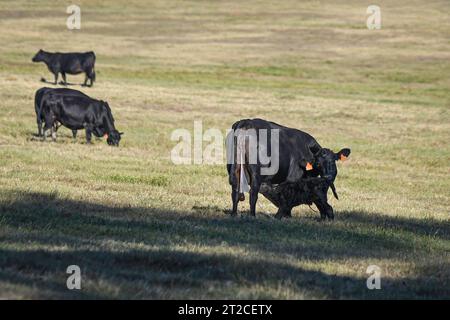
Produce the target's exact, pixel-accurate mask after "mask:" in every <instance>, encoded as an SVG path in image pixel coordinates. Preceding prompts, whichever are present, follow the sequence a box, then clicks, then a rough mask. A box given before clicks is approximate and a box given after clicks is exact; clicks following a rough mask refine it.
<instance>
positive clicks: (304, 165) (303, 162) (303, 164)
mask: <svg viewBox="0 0 450 320" xmlns="http://www.w3.org/2000/svg"><path fill="white" fill-rule="evenodd" d="M300 166H301V167H302V168H304V169H306V171H310V170H312V169H313V161H307V160H305V159H303V160H301V161H300Z"/></svg>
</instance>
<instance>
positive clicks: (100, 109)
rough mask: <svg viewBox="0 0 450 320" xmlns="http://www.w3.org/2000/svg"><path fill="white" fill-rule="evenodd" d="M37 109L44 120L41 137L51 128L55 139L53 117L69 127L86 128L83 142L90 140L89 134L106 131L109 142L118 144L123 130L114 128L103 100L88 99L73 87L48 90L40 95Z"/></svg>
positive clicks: (98, 133)
mask: <svg viewBox="0 0 450 320" xmlns="http://www.w3.org/2000/svg"><path fill="white" fill-rule="evenodd" d="M40 112H41V114H42V115H43V118H44V121H45V126H44V132H43V135H44V140H45V138H46V136H47V135H46V131H47V130H51V133H52V138H53V140H56V134H55V131H54V127H55V122H56V121H57V122H59V123H61V125H63V126H65V127H67V128H69V129H71V130H80V129H86V141H87V143H91V138H92V134H94V135H95V136H97V137H102V136H103V135H106V136H107V142H108V144H109V145H114V146H118V145H119V141H120V138H121V135H122V134H123V133H119V132H118V131H117V130H116V128H115V126H114V118H113V116H112V113H111V108H110V107H109V105H108V103H107V102H105V101H101V100H96V99H92V98H90V97H89V96H86V95H84V94H83V93H81V92H79V91H77V90H72V89H65V88H58V89H53V90H48V91H47V92H45V93H44V94H43V96H42V99H41V106H40Z"/></svg>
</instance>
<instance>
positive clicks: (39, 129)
mask: <svg viewBox="0 0 450 320" xmlns="http://www.w3.org/2000/svg"><path fill="white" fill-rule="evenodd" d="M37 127H38V137H42V119H41V118H40V117H39V118H37Z"/></svg>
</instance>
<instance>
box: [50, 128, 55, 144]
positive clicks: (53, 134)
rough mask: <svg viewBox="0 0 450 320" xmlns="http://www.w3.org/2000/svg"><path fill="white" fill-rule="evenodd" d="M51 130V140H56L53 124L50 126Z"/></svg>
mask: <svg viewBox="0 0 450 320" xmlns="http://www.w3.org/2000/svg"><path fill="white" fill-rule="evenodd" d="M51 132H52V140H53V142H56V130H55V127H54V126H52V129H51Z"/></svg>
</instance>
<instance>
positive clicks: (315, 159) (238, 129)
mask: <svg viewBox="0 0 450 320" xmlns="http://www.w3.org/2000/svg"><path fill="white" fill-rule="evenodd" d="M264 132H265V136H263V137H261V134H262V133H264ZM249 133H251V134H250V137H248V135H249ZM274 134H276V135H277V138H278V139H276V146H277V148H275V145H273V146H272V138H271V136H272V135H274ZM252 135H253V136H254V137H253V139H250V138H251V136H252ZM254 150H256V151H257V152H254ZM252 151H253V152H252ZM274 151H276V152H275V153H274ZM261 152H262V153H263V154H266V155H267V156H269V160H270V162H267V161H264V162H262V161H261V158H260V155H261ZM255 153H256V154H255ZM269 153H271V154H269ZM349 154H350V149H347V148H345V149H342V150H341V151H339V152H338V153H334V152H333V151H331V150H330V149H326V148H322V147H321V146H320V145H319V143H318V142H317V141H316V140H315V139H314V138H313V137H312V136H311V135H309V134H308V133H306V132H303V131H300V130H297V129H293V128H288V127H284V126H281V125H279V124H276V123H274V122H270V121H266V120H263V119H245V120H240V121H238V122H236V123H234V124H233V126H232V131H231V132H230V134H229V135H228V137H227V171H228V176H229V183H230V185H231V188H232V192H231V198H232V202H233V208H232V214H233V215H235V214H237V205H238V202H239V201H240V200H241V201H242V200H244V193H243V192H244V191H246V190H243V189H245V187H246V185H247V184H248V185H249V187H250V189H249V193H250V214H251V215H253V216H254V215H255V212H256V202H257V200H258V193H259V192H260V191H263V195H264V193H266V194H267V195H269V196H270V197H272V198H273V199H274V198H276V197H278V195H277V194H280V192H281V193H283V184H284V185H285V187H284V188H290V189H292V187H294V189H295V186H293V185H289V184H292V183H293V184H296V183H298V182H299V181H300V180H301V179H305V178H307V177H309V178H311V177H319V176H321V177H322V178H324V180H325V181H326V184H323V181H316V182H315V183H316V184H317V183H318V184H320V185H321V186H322V187H323V195H324V196H325V198H323V199H321V200H320V199H319V198H320V197H318V195H319V194H318V193H317V192H316V195H317V197H316V196H315V197H312V198H311V200H313V201H311V202H312V203H314V204H315V205H316V206H317V207H318V209H319V210H320V212H321V217H322V218H324V217H328V218H330V219H333V217H334V215H333V211H332V208H331V206H329V205H328V203H327V198H326V195H327V191H328V189H329V188H331V190H332V191H333V194H334V196H335V197H336V198H337V197H338V196H337V192H336V188H335V186H334V180H335V178H336V176H337V167H336V161H337V160H344V159H345V158H347V157H348V156H349ZM274 164H276V170H275V171H274V172H270V171H271V170H267V169H270V167H273V166H274ZM263 170H265V171H266V172H265V173H264V172H263ZM267 172H268V173H267ZM244 180H245V183H243V181H244ZM247 181H249V182H248V183H247ZM262 184H264V189H263V190H260V189H261V185H262ZM273 185H278V186H281V188H280V187H277V189H276V190H272V188H273ZM304 187H305V186H302V185H300V186H297V189H298V190H302V189H303V188H304ZM313 189H314V188H313ZM313 198H315V199H313ZM269 199H270V198H269ZM280 199H282V198H280ZM300 200H301V199H300ZM319 200H320V201H319ZM302 201H303V202H305V201H304V200H301V201H297V202H302ZM272 202H273V201H272ZM277 202H278V205H281V204H283V203H284V204H289V203H290V205H286V206H279V211H278V214H277V217H279V218H281V217H283V216H290V212H291V209H292V207H293V206H292V204H294V203H295V202H296V201H277ZM325 203H326V204H327V205H324V204H325ZM330 208H331V210H330Z"/></svg>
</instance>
